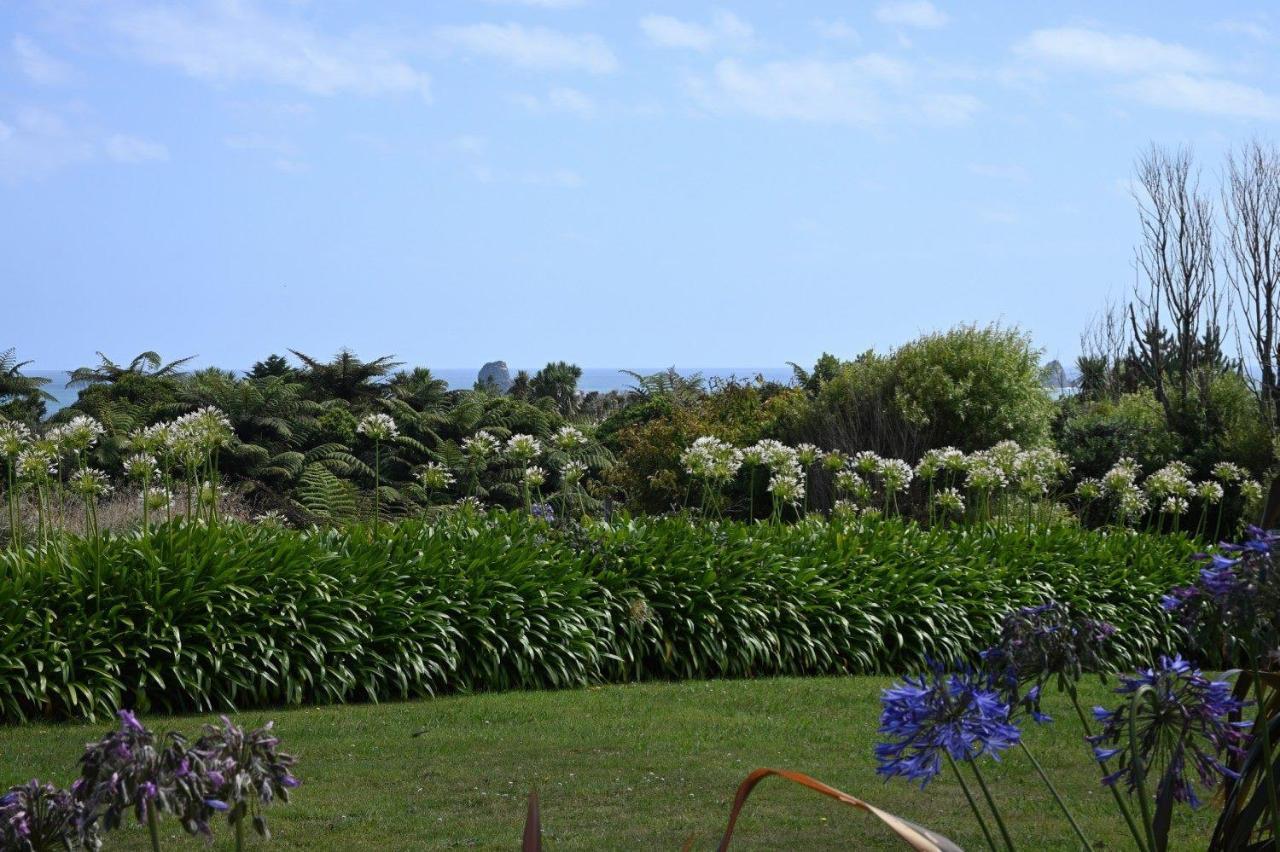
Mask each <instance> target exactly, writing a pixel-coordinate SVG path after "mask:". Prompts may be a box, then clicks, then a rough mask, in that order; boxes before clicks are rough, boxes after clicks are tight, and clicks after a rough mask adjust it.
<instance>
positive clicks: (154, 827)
mask: <svg viewBox="0 0 1280 852" xmlns="http://www.w3.org/2000/svg"><path fill="white" fill-rule="evenodd" d="M147 834H149V835H150V836H151V850H152V852H160V823H159V820H158V819H157V818H156V808H155V805H153V804H150V803H148V804H147Z"/></svg>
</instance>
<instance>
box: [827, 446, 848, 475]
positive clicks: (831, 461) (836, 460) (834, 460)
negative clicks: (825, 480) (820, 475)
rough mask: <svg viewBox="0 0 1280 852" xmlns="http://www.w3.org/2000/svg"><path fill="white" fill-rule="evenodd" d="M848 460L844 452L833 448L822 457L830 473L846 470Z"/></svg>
mask: <svg viewBox="0 0 1280 852" xmlns="http://www.w3.org/2000/svg"><path fill="white" fill-rule="evenodd" d="M847 461H848V459H846V458H845V457H844V453H842V452H840V451H839V450H831V451H829V452H828V453H827V454H826V455H824V456H823V457H822V467H823V468H824V469H825V470H826V471H827V472H829V473H839V472H840V471H842V470H844V467H845V464H846V462H847Z"/></svg>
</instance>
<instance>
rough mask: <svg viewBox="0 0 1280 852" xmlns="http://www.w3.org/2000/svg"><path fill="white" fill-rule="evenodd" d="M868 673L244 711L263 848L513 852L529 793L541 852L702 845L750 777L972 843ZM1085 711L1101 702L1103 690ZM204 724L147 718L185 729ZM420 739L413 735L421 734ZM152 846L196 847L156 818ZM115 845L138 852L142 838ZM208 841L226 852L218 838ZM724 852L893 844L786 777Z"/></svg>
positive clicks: (1085, 815)
mask: <svg viewBox="0 0 1280 852" xmlns="http://www.w3.org/2000/svg"><path fill="white" fill-rule="evenodd" d="M887 683H889V680H888V679H886V678H880V677H856V678H854V677H844V678H808V679H760V680H738V681H703V682H685V683H668V684H644V685H636V686H606V687H590V688H585V689H578V690H567V691H555V692H507V693H490V694H478V695H466V696H453V697H448V698H440V699H435V700H425V701H413V702H403V703H395V704H382V705H352V706H333V707H312V708H306V709H298V710H292V709H291V710H275V711H255V712H250V713H244V714H240V716H239V717H238V721H240V722H242V723H244V724H257V723H259V722H262V721H265V720H266V719H275V720H276V724H277V728H278V729H279V732H280V734H281V736H282V738H283V740H284V743H285V750H287V751H291V752H293V753H295V754H297V755H298V756H299V759H300V760H299V766H298V774H299V775H300V776H301V777H302V778H303V786H302V787H301V788H300V789H299V790H298V791H297V794H296V797H295V799H294V803H293V804H291V805H287V806H283V807H276V808H274V809H273V810H272V811H271V812H270V814H269V820H270V824H271V827H272V830H273V833H274V835H275V839H274V840H273V842H272V845H271V847H268V848H272V847H273V848H276V849H315V848H327V849H379V850H382V849H424V848H429V849H514V848H516V847H517V845H518V843H519V837H520V832H521V829H522V826H523V820H524V809H525V798H526V795H527V793H528V791H529V789H530V788H537V790H538V792H539V794H540V796H541V798H542V808H543V825H544V830H545V838H546V845H547V847H548V849H553V850H554V849H592V850H598V849H679V848H680V847H681V845H682V844H683V843H684V841H685V840H686V839H687V838H688V837H690V835H696V837H697V843H696V845H695V848H697V849H711V848H714V847H715V844H716V842H717V841H718V839H719V834H720V832H721V831H722V830H723V828H724V823H725V820H726V818H727V815H728V811H729V804H730V802H731V800H732V797H733V793H734V790H735V788H736V786H737V784H738V783H739V781H741V780H742V778H743V777H744V776H745V775H746V774H747V773H748V772H749V771H750V770H752V769H754V768H755V767H758V766H773V767H778V768H789V769H795V770H799V771H802V772H806V773H809V774H811V775H813V776H815V777H817V778H819V779H820V780H823V781H826V782H827V783H829V784H832V785H834V786H836V787H839V788H840V789H842V790H844V791H845V792H847V793H850V794H852V795H854V796H858V797H860V798H863V799H866V800H868V801H870V802H871V803H872V804H876V805H878V806H880V807H883V808H885V809H887V810H889V811H891V812H893V813H897V814H899V815H901V816H903V817H905V818H907V819H910V820H913V821H915V822H918V823H920V824H922V825H925V826H928V827H930V828H933V829H934V830H937V831H940V832H942V833H943V834H946V835H947V836H949V837H950V838H951V839H952V840H954V841H956V842H957V843H959V844H960V845H961V846H963V847H965V848H966V849H979V848H981V847H982V838H981V835H980V834H979V833H978V832H977V829H976V828H975V827H974V826H973V824H972V820H971V817H970V816H969V812H968V809H967V806H966V805H965V803H964V800H963V798H962V794H961V792H960V790H959V788H958V786H956V785H955V784H954V783H952V782H949V781H948V780H947V779H946V778H945V777H944V778H942V779H939V780H937V781H935V782H934V783H932V784H930V785H929V787H928V789H927V790H925V791H924V792H921V791H920V790H918V789H916V788H915V787H912V786H910V785H908V784H906V783H902V782H900V781H895V782H892V783H888V784H886V783H884V782H883V781H882V780H880V779H879V778H877V777H876V775H875V770H874V760H873V758H872V756H871V749H872V746H873V744H874V742H875V738H876V734H875V730H876V725H877V719H878V715H879V700H878V699H879V692H880V689H881V688H883V687H884V686H885V685H886V684H887ZM1082 692H1083V695H1082V698H1083V700H1084V701H1085V702H1087V703H1098V702H1107V701H1108V698H1107V696H1106V691H1105V688H1104V687H1102V686H1100V685H1098V684H1097V682H1096V681H1087V682H1086V683H1085V684H1083V689H1082ZM1045 706H1046V709H1047V710H1048V711H1049V712H1050V713H1051V714H1052V715H1053V716H1054V717H1055V719H1056V720H1057V721H1055V722H1054V723H1053V724H1052V725H1049V726H1044V727H1038V728H1034V729H1032V730H1030V731H1028V732H1027V740H1028V743H1029V745H1030V746H1031V749H1032V751H1033V752H1034V753H1035V755H1036V756H1037V757H1038V758H1039V759H1040V761H1041V763H1042V764H1044V766H1045V768H1046V770H1047V771H1048V772H1049V773H1050V775H1051V777H1052V778H1053V779H1054V780H1055V783H1056V784H1057V785H1058V787H1059V789H1060V790H1061V791H1062V792H1063V794H1064V796H1065V797H1066V798H1067V799H1068V801H1069V802H1071V803H1072V805H1073V807H1074V808H1075V810H1076V813H1077V816H1078V817H1079V818H1080V819H1081V822H1082V824H1083V827H1084V829H1085V831H1086V833H1087V834H1088V835H1089V837H1090V839H1091V840H1095V841H1096V842H1097V848H1098V849H1128V848H1132V843H1131V842H1129V841H1128V834H1127V832H1126V830H1125V828H1124V826H1123V823H1122V822H1121V820H1120V818H1119V816H1118V815H1117V814H1116V813H1115V810H1114V805H1113V803H1112V801H1111V798H1110V796H1109V795H1108V794H1107V793H1106V792H1105V791H1104V789H1103V788H1102V787H1101V786H1100V785H1099V783H1098V776H1097V774H1096V773H1097V770H1096V768H1095V766H1093V765H1092V764H1091V762H1090V759H1089V757H1088V755H1087V753H1086V751H1085V748H1084V747H1083V745H1082V744H1081V742H1080V735H1081V731H1080V728H1079V725H1078V723H1077V722H1076V721H1075V719H1074V715H1073V714H1072V712H1071V710H1070V707H1069V705H1068V704H1067V702H1066V701H1065V700H1064V699H1061V698H1060V697H1059V696H1057V695H1051V696H1050V697H1049V699H1048V700H1047V701H1046V705H1045ZM208 718H210V717H204V716H188V717H160V716H152V717H149V718H146V719H144V721H146V722H147V723H148V724H150V726H151V727H153V728H154V729H156V730H157V731H159V730H163V729H166V728H176V729H180V730H186V731H190V732H194V731H195V730H196V729H197V728H198V727H199V724H200V723H201V722H203V721H205V720H207V719H208ZM104 727H105V726H104V725H102V724H98V725H27V726H23V727H12V728H0V783H3V784H4V785H6V786H7V785H9V784H14V783H18V782H21V781H25V780H27V779H29V778H30V777H32V776H33V775H34V776H39V777H41V778H48V779H49V780H52V781H54V782H55V783H61V784H67V783H69V782H70V781H71V780H72V778H73V776H74V772H75V761H76V759H77V758H78V756H79V755H80V752H81V749H82V747H83V744H84V743H85V742H86V741H88V740H89V739H92V738H94V737H95V736H96V735H97V734H99V733H100V732H101V731H102V730H103V729H104ZM417 731H421V732H422V733H421V735H420V736H418V737H416V738H415V737H413V736H412V734H413V733H414V732H417ZM988 766H990V768H989V769H988V770H987V774H988V777H989V778H990V779H991V780H992V781H993V786H994V793H995V795H996V797H997V800H998V801H999V802H1000V803H1001V805H1002V808H1003V810H1004V812H1005V814H1006V816H1007V817H1008V818H1009V819H1010V823H1011V826H1010V827H1011V831H1012V833H1013V835H1014V839H1015V841H1018V842H1019V843H1020V847H1019V848H1020V849H1022V850H1052V849H1074V848H1076V847H1075V846H1074V845H1073V844H1072V842H1071V835H1070V831H1069V829H1068V827H1067V825H1066V823H1065V821H1064V820H1063V819H1062V817H1061V815H1060V813H1059V812H1058V811H1056V810H1055V809H1054V806H1053V804H1052V801H1051V800H1050V798H1049V796H1048V794H1047V792H1046V791H1045V790H1044V788H1043V786H1042V785H1041V784H1040V782H1039V781H1038V779H1037V778H1036V777H1035V774H1034V770H1033V769H1032V768H1031V767H1030V765H1029V764H1028V762H1027V761H1026V759H1025V757H1024V756H1023V755H1021V754H1020V753H1017V752H1014V753H1010V754H1009V755H1008V757H1007V758H1006V760H1005V761H1004V762H1003V763H1001V764H998V765H990V764H988ZM1213 818H1214V813H1213V809H1212V808H1211V807H1205V808H1203V809H1202V810H1201V811H1200V812H1191V811H1188V810H1185V809H1183V810H1179V811H1178V812H1177V814H1176V817H1175V828H1174V834H1173V842H1172V843H1171V847H1170V848H1173V849H1196V848H1203V845H1204V841H1205V838H1206V837H1207V836H1208V831H1209V827H1210V825H1211V824H1212V821H1213ZM166 829H167V836H168V840H167V842H166V844H165V848H193V849H194V848H199V847H200V843H199V841H196V840H192V839H189V838H186V837H185V836H184V835H181V834H180V833H179V832H178V830H177V829H176V826H175V825H174V824H173V823H172V822H170V823H167V824H166ZM107 848H108V849H138V850H142V849H145V848H146V833H145V831H144V830H142V829H140V828H139V827H137V826H129V830H126V831H123V832H120V833H118V834H117V835H115V836H112V837H110V838H109V840H108V843H107ZM215 848H218V849H229V848H231V847H230V834H229V832H228V831H227V830H226V828H225V827H224V826H219V835H218V840H217V843H216V844H215ZM733 848H734V849H806V850H822V849H862V850H866V849H904V848H905V847H904V846H902V845H901V844H900V843H899V842H898V841H897V840H896V839H894V838H893V837H891V836H890V835H889V834H888V833H887V831H885V830H884V829H882V828H881V827H880V826H879V824H878V823H876V822H875V821H874V820H873V819H872V818H871V817H869V816H867V815H865V814H862V813H859V812H857V811H854V810H852V809H850V808H847V807H844V806H841V805H838V804H836V803H834V802H832V801H830V800H827V799H825V798H823V797H820V796H818V795H817V794H815V793H812V792H809V791H806V790H802V789H800V788H798V787H794V786H793V785H789V784H785V782H781V781H778V780H776V779H771V780H768V781H765V782H764V783H763V784H762V785H761V786H760V788H758V789H757V791H756V792H755V794H753V796H752V798H751V800H750V801H749V802H748V803H747V807H746V810H745V815H744V818H743V820H742V821H741V823H740V827H739V831H738V832H737V834H736V839H735V843H734V845H733Z"/></svg>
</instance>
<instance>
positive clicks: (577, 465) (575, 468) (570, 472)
mask: <svg viewBox="0 0 1280 852" xmlns="http://www.w3.org/2000/svg"><path fill="white" fill-rule="evenodd" d="M586 472H587V466H586V464H584V463H583V462H580V461H576V460H574V461H567V462H565V463H564V466H563V467H561V468H560V478H561V480H563V481H564V483H565V484H566V485H573V484H574V483H575V482H577V481H578V480H580V479H582V477H583V476H584V475H585V474H586Z"/></svg>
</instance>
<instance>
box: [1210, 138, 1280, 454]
mask: <svg viewBox="0 0 1280 852" xmlns="http://www.w3.org/2000/svg"><path fill="white" fill-rule="evenodd" d="M1222 207H1223V212H1224V217H1225V220H1226V234H1225V239H1224V241H1225V246H1224V247H1223V251H1222V254H1223V269H1224V271H1225V273H1226V277H1227V281H1228V283H1229V284H1230V286H1231V292H1232V295H1233V296H1234V298H1235V302H1236V306H1237V308H1238V310H1239V317H1240V325H1241V332H1242V337H1243V340H1242V342H1241V348H1242V349H1243V350H1244V351H1243V352H1241V358H1242V360H1243V361H1245V362H1246V363H1250V362H1256V363H1257V365H1258V369H1259V380H1258V382H1257V385H1256V389H1257V392H1258V401H1259V404H1260V406H1261V409H1262V416H1263V418H1264V419H1265V420H1266V421H1267V422H1268V423H1269V424H1271V425H1272V427H1273V428H1274V426H1275V424H1276V422H1277V415H1278V414H1280V411H1278V407H1280V393H1278V392H1277V387H1276V380H1277V372H1278V370H1280V368H1278V367H1277V361H1278V360H1280V353H1277V351H1276V350H1277V344H1278V343H1280V341H1278V340H1277V335H1278V334H1280V150H1277V148H1276V147H1275V145H1274V144H1267V145H1264V144H1263V143H1262V142H1260V141H1257V140H1255V141H1253V142H1251V143H1249V144H1247V145H1245V146H1243V147H1242V148H1241V150H1240V151H1239V152H1232V153H1231V154H1229V155H1228V156H1227V168H1226V174H1225V185H1224V186H1223V189H1222Z"/></svg>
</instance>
